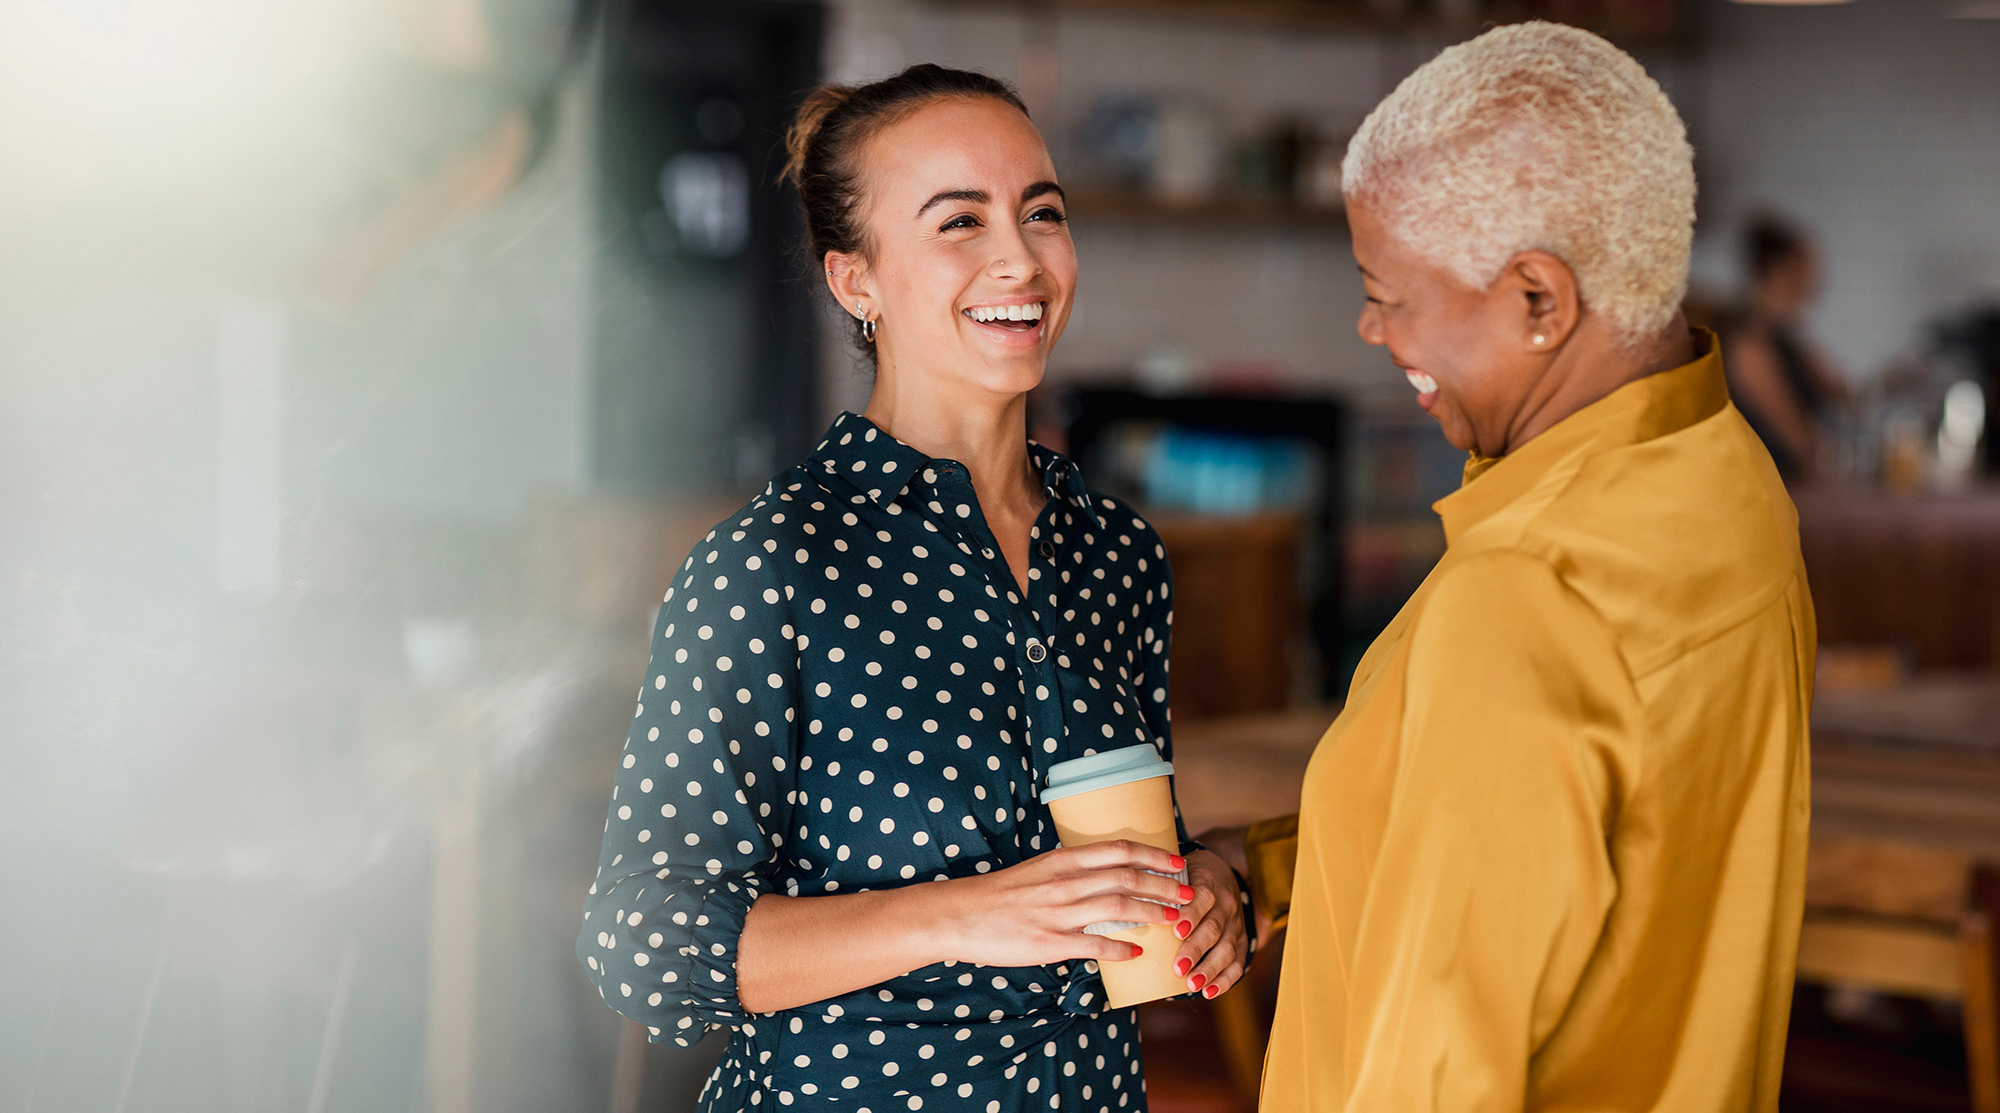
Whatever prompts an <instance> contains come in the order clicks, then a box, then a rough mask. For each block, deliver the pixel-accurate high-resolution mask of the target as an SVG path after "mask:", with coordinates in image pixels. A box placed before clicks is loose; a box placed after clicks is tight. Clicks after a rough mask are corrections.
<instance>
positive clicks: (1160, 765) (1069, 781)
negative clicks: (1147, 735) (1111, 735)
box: [1042, 743, 1188, 1008]
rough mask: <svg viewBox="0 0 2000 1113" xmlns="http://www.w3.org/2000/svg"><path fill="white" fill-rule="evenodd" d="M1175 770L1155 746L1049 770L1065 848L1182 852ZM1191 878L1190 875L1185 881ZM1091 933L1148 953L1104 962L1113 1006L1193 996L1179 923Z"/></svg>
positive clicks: (1046, 792)
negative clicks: (1116, 843)
mask: <svg viewBox="0 0 2000 1113" xmlns="http://www.w3.org/2000/svg"><path fill="white" fill-rule="evenodd" d="M1173 772H1174V767H1173V764H1172V763H1170V762H1168V761H1165V760H1163V759H1162V758H1161V757H1160V753H1159V751H1158V750H1156V749H1154V748H1153V747H1152V745H1151V744H1150V743H1141V744H1139V745H1137V746H1127V747H1125V748H1124V749H1120V750H1112V751H1110V752H1108V753H1102V754H1093V755H1091V756H1090V757H1083V758H1077V759H1075V760H1074V761H1064V762H1058V763H1057V764H1055V765H1053V766H1050V767H1049V784H1048V787H1047V788H1045V789H1043V790H1042V803H1043V804H1045V805H1047V807H1048V809H1049V815H1050V816H1051V817H1052V818H1053V819H1054V820H1055V824H1056V833H1057V834H1058V835H1060V836H1061V838H1062V844H1063V845H1064V846H1065V847H1078V846H1088V845H1090V844H1091V843H1098V842H1108V841H1111V840H1113V839H1129V840H1131V841H1132V842H1142V843H1147V844H1149V845H1152V846H1157V847H1159V848H1160V849H1162V850H1164V851H1166V852H1168V853H1169V854H1178V853H1180V835H1179V832H1178V831H1177V830H1176V829H1175V825H1174V794H1173V787H1172V786H1173V782H1172V781H1171V780H1169V779H1168V778H1170V777H1171V776H1172V775H1173ZM1187 879H1188V878H1187V871H1186V870H1182V871H1181V872H1180V874H1179V880H1180V882H1181V884H1183V885H1185V884H1187ZM1084 930H1085V931H1086V932H1089V933H1090V934H1092V935H1108V936H1110V937H1111V938H1113V939H1120V940H1123V941H1125V942H1127V943H1136V944H1138V946H1139V947H1140V948H1141V949H1142V950H1143V951H1144V953H1143V954H1141V955H1140V956H1139V957H1138V958H1134V959H1127V960H1124V961H1121V962H1100V963H1099V964H1098V972H1099V973H1100V974H1101V975H1103V978H1104V992H1105V997H1106V1003H1107V1005H1108V1006H1109V1007H1111V1008H1125V1007H1127V1006H1130V1005H1137V1004H1142V1003H1144V1002H1147V1001H1157V1000H1159V999H1160V998H1162V997H1172V996H1175V995H1177V994H1182V993H1186V992H1188V987H1187V980H1186V979H1185V978H1182V977H1181V976H1180V975H1178V974H1176V973H1174V959H1175V956H1176V955H1177V954H1178V953H1179V951H1180V946H1181V938H1180V936H1178V935H1176V934H1174V930H1173V927H1172V926H1171V925H1168V924H1142V923H1130V922H1123V921H1107V922H1104V923H1097V924H1091V925H1090V926H1089V927H1086V928H1084Z"/></svg>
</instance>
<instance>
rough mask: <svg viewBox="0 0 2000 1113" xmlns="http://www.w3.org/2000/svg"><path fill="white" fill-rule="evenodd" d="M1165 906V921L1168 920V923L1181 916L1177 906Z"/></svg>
mask: <svg viewBox="0 0 2000 1113" xmlns="http://www.w3.org/2000/svg"><path fill="white" fill-rule="evenodd" d="M1165 907H1166V909H1167V922H1168V923H1170V924H1171V923H1173V922H1174V921H1175V920H1178V919H1180V918H1181V910H1180V909H1178V908H1175V907H1173V906H1172V905H1166V906H1165Z"/></svg>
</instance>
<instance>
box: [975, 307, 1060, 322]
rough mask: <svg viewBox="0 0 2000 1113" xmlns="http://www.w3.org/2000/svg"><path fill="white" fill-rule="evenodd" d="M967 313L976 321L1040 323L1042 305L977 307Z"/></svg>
mask: <svg viewBox="0 0 2000 1113" xmlns="http://www.w3.org/2000/svg"><path fill="white" fill-rule="evenodd" d="M966 312H967V313H968V314H970V315H971V317H972V319H973V320H975V321H1039V320H1041V319H1042V304H1041V303H1040V302H1035V303H1033V304H1030V305H975V306H973V307H972V308H971V309H968V310H966Z"/></svg>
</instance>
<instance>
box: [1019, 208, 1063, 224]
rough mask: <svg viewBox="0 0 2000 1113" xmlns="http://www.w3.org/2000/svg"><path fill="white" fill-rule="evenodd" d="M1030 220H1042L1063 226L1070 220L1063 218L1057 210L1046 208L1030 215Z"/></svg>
mask: <svg viewBox="0 0 2000 1113" xmlns="http://www.w3.org/2000/svg"><path fill="white" fill-rule="evenodd" d="M1028 219H1029V220H1031V221H1034V220H1040V221H1044V222H1050V223H1055V224H1062V223H1065V222H1066V221H1067V220H1068V219H1069V218H1067V217H1065V216H1063V214H1062V213H1061V212H1060V211H1058V210H1057V209H1055V208H1052V207H1044V208H1039V209H1036V210H1035V211H1034V212H1031V213H1029V214H1028Z"/></svg>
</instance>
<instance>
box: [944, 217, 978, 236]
mask: <svg viewBox="0 0 2000 1113" xmlns="http://www.w3.org/2000/svg"><path fill="white" fill-rule="evenodd" d="M977 227H979V218H978V217H976V216H973V215H972V214H971V213H964V214H962V215H959V216H955V217H952V218H951V219H950V220H947V221H945V222H944V224H943V225H942V226H941V227H939V228H938V231H940V232H949V231H951V230H952V229H954V228H977Z"/></svg>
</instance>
